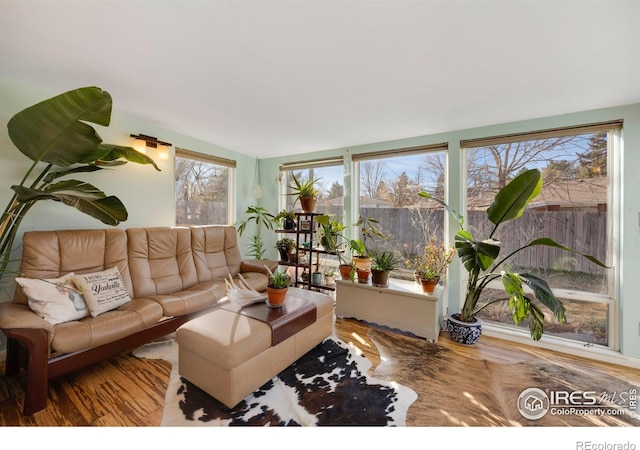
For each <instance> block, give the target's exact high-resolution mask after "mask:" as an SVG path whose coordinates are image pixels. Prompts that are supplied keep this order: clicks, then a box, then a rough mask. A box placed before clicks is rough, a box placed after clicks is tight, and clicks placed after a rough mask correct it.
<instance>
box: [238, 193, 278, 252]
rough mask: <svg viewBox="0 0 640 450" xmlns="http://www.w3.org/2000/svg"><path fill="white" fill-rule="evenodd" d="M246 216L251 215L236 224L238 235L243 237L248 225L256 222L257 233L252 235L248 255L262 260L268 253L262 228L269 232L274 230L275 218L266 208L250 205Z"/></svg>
mask: <svg viewBox="0 0 640 450" xmlns="http://www.w3.org/2000/svg"><path fill="white" fill-rule="evenodd" d="M245 214H249V216H248V217H247V218H246V219H245V220H243V221H241V222H238V223H236V228H237V230H238V234H239V235H240V236H242V234H243V233H244V232H245V230H246V228H247V225H249V224H250V223H251V222H255V224H256V231H255V233H253V234H252V235H251V241H250V242H249V253H248V254H249V256H253V257H254V258H256V259H262V257H263V256H264V253H265V251H266V250H265V248H264V241H263V240H262V227H263V226H264V227H265V228H266V229H267V230H273V224H274V221H275V216H274V215H273V214H271V213H270V212H269V211H268V210H267V209H266V208H264V207H262V206H256V205H250V206H249V207H247V210H246V211H245Z"/></svg>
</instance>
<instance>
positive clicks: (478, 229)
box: [176, 201, 607, 275]
mask: <svg viewBox="0 0 640 450" xmlns="http://www.w3.org/2000/svg"><path fill="white" fill-rule="evenodd" d="M176 209H177V211H176V223H178V224H182V225H187V224H195V223H217V224H223V223H226V221H227V210H226V203H224V202H198V201H180V202H177V205H176ZM323 212H327V213H328V214H332V215H335V216H336V217H341V215H342V208H341V207H334V208H329V209H328V210H325V211H323ZM361 213H362V214H363V215H366V216H369V217H375V218H376V219H378V220H379V222H380V229H381V230H382V231H383V232H384V233H385V234H387V235H389V236H390V239H389V240H380V239H378V240H376V241H375V242H374V243H367V244H368V245H370V246H376V247H379V248H384V249H389V250H393V251H396V252H398V253H400V254H401V255H402V256H403V257H404V258H407V257H410V256H411V255H414V254H416V253H420V252H422V249H423V248H424V245H425V244H426V243H427V242H428V240H429V238H430V237H431V236H435V237H436V238H437V239H439V240H442V239H443V236H444V231H443V222H444V220H443V219H444V218H443V214H444V211H443V210H437V209H436V210H434V209H430V208H411V209H409V208H362V209H361ZM606 224H607V213H606V212H576V211H558V212H556V211H554V212H550V211H544V212H543V211H525V212H524V214H523V215H522V217H521V218H519V219H517V220H515V221H511V222H507V223H505V224H503V225H502V226H501V228H500V230H499V235H497V236H494V239H497V240H499V241H501V243H502V253H501V255H503V256H505V255H508V254H509V253H511V252H512V251H514V250H515V249H517V248H519V247H521V246H523V245H525V244H526V243H528V242H530V241H531V240H533V239H535V238H538V237H548V238H551V239H553V240H554V241H556V242H557V243H559V244H561V245H564V246H565V247H569V248H572V249H575V250H578V251H580V252H582V253H587V254H589V255H593V256H595V257H596V258H598V259H599V260H600V261H606V252H607V226H606ZM465 229H466V230H467V231H469V232H470V233H471V234H472V235H473V236H474V237H475V238H476V239H480V238H482V239H486V238H488V237H489V233H490V232H491V230H492V229H493V224H491V223H490V222H488V221H487V220H486V212H485V211H470V212H469V213H468V216H467V219H466V222H465ZM510 261H511V263H512V264H513V265H515V266H517V267H522V268H532V267H536V268H543V269H550V270H571V271H577V272H585V273H590V274H597V275H601V274H603V273H604V269H602V268H601V267H599V266H598V265H596V264H594V263H593V262H591V261H589V260H588V259H586V258H583V257H582V256H580V255H576V254H573V253H570V252H567V251H563V250H560V249H554V248H550V247H547V246H536V247H530V248H528V249H526V250H524V251H522V252H520V253H519V254H518V255H517V256H516V257H514V258H512V259H511V260H510Z"/></svg>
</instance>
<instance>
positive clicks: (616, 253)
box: [460, 120, 623, 351]
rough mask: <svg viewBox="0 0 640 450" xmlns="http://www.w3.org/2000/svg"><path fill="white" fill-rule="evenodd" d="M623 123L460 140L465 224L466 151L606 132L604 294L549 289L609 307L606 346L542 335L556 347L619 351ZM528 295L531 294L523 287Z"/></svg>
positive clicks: (503, 327)
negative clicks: (569, 346)
mask: <svg viewBox="0 0 640 450" xmlns="http://www.w3.org/2000/svg"><path fill="white" fill-rule="evenodd" d="M622 130H623V121H622V120H613V121H606V122H598V123H591V124H582V125H574V126H567V127H560V128H553V129H545V130H538V131H530V132H522V133H513V134H507V135H498V136H491V137H485V138H474V139H466V140H461V141H460V152H461V163H462V166H463V167H462V171H461V179H460V188H461V193H462V211H464V215H463V216H464V219H465V222H467V220H468V198H467V197H468V190H467V177H468V169H469V161H468V158H469V149H470V148H477V147H485V146H490V145H499V144H508V143H514V142H523V141H533V140H537V139H545V138H550V137H553V138H557V137H565V136H578V135H583V134H589V133H598V132H606V133H607V202H608V208H609V211H610V213H609V214H608V218H607V261H605V264H606V265H607V266H609V267H610V270H611V272H610V273H609V275H608V276H607V293H606V294H602V293H594V292H587V291H576V290H575V289H571V290H570V289H562V288H553V289H552V290H553V292H554V294H555V295H556V296H557V297H558V298H565V299H568V300H574V301H582V302H593V303H603V304H606V305H607V306H608V308H609V312H608V318H607V345H606V346H605V345H600V344H591V343H585V342H582V341H578V340H573V339H569V338H563V337H560V336H551V335H545V338H546V339H548V340H549V341H551V342H555V343H558V344H560V345H566V344H567V343H569V345H576V344H581V345H583V346H584V347H599V348H603V349H609V350H614V351H619V349H620V317H619V311H620V303H619V301H618V299H619V292H620V276H619V273H620V271H619V270H618V269H619V266H620V264H621V254H620V252H621V246H620V236H621V231H620V227H621V219H620V217H621V213H622V210H621V208H622V202H621V193H622V179H621V176H622V171H621V162H620V161H621V145H622ZM464 285H465V280H464V277H461V279H460V288H461V289H462V291H461V292H464ZM489 287H491V288H496V289H502V286H501V283H500V282H499V281H494V282H492V283H490V284H489ZM525 290H526V291H527V292H529V293H532V291H531V290H530V289H529V288H525ZM486 326H487V328H489V329H495V330H497V331H507V332H508V333H517V334H523V335H524V334H527V333H528V331H527V330H518V329H517V328H515V327H513V326H509V325H506V324H499V323H487V324H486Z"/></svg>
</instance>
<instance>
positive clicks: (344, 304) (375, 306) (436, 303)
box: [336, 280, 444, 342]
mask: <svg viewBox="0 0 640 450" xmlns="http://www.w3.org/2000/svg"><path fill="white" fill-rule="evenodd" d="M443 291H444V288H443V287H442V286H437V287H436V289H435V291H434V292H433V294H423V293H422V288H421V287H420V286H418V285H417V284H415V283H414V282H413V281H404V280H389V287H387V288H381V287H375V286H370V285H365V284H359V283H352V282H351V281H349V280H337V281H336V315H337V316H338V317H351V318H354V319H359V320H364V321H366V322H370V323H375V324H378V325H385V326H388V327H391V328H396V329H399V330H402V331H409V332H411V333H413V334H415V335H417V336H420V337H423V338H425V339H427V340H428V341H431V342H437V341H438V335H439V334H440V321H441V320H442V301H441V300H440V298H441V296H442V292H443Z"/></svg>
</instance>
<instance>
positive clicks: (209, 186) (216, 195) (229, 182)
mask: <svg viewBox="0 0 640 450" xmlns="http://www.w3.org/2000/svg"><path fill="white" fill-rule="evenodd" d="M234 168H235V161H231V160H227V159H223V158H217V157H213V156H210V155H204V154H201V153H195V152H191V151H188V150H184V149H176V162H175V182H176V187H175V191H176V224H177V225H227V224H230V223H232V221H233V218H232V217H231V211H232V207H231V205H232V203H233V198H232V197H231V193H232V192H233V188H232V186H233V171H234Z"/></svg>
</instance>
